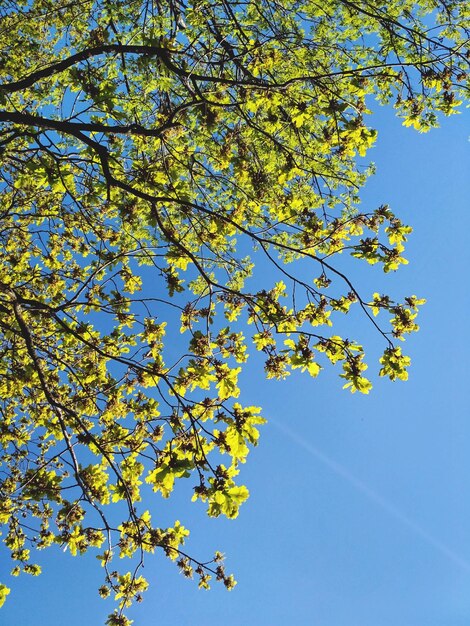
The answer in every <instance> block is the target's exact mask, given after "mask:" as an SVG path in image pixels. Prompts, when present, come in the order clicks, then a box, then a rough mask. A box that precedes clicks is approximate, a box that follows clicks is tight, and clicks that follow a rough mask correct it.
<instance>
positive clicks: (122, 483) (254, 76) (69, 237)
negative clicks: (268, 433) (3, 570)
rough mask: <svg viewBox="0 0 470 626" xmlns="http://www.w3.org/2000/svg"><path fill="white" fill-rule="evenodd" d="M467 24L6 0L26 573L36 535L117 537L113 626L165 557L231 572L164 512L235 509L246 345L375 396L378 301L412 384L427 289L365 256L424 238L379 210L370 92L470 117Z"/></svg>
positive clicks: (10, 521) (422, 15)
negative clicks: (369, 278)
mask: <svg viewBox="0 0 470 626" xmlns="http://www.w3.org/2000/svg"><path fill="white" fill-rule="evenodd" d="M469 18H470V7H469V5H468V3H467V2H465V1H463V0H462V1H461V0H419V1H415V0H413V1H411V0H388V1H387V2H385V1H382V0H370V1H367V0H353V1H350V0H322V2H316V1H314V0H280V1H275V0H252V1H251V0H250V1H239V0H221V1H218V0H216V1H213V0H210V1H209V0H193V2H182V1H178V0H174V1H172V0H126V1H125V2H124V1H123V0H4V1H3V2H2V3H0V41H1V48H0V160H1V174H0V175H1V179H0V194H1V200H2V201H1V208H0V212H1V217H0V245H1V255H0V333H1V340H0V341H1V344H0V349H1V359H0V377H1V379H0V411H1V421H0V445H1V450H2V451H1V456H0V467H1V473H0V496H1V497H0V523H1V524H2V525H3V527H4V534H3V540H4V547H5V549H6V550H7V551H9V552H10V553H11V557H12V559H13V561H14V563H13V570H12V574H13V575H18V574H19V573H20V572H26V573H29V574H32V575H36V574H39V573H40V567H39V566H38V565H37V564H35V563H34V551H35V550H36V549H43V548H46V547H49V546H52V545H54V544H59V545H62V546H64V547H66V548H67V549H68V550H69V551H70V552H71V553H72V554H74V555H75V554H82V553H85V552H87V551H88V550H90V549H96V550H97V554H98V555H99V558H100V560H101V563H102V565H103V568H104V581H103V586H102V587H101V588H100V590H99V591H100V594H101V595H102V596H103V597H107V596H108V595H109V594H113V595H114V597H115V599H116V601H117V604H118V608H117V609H116V611H115V612H114V613H113V614H111V615H110V616H109V619H108V624H110V625H121V624H122V625H125V624H128V623H129V621H128V620H127V618H126V617H125V616H124V614H123V610H125V609H126V607H128V606H129V605H130V604H131V603H132V601H133V600H135V599H137V600H139V599H140V598H141V594H142V592H143V591H145V590H146V588H147V581H146V580H145V579H144V577H143V576H142V572H141V566H142V563H143V558H144V553H146V552H163V553H164V554H165V555H166V556H167V557H169V558H170V559H172V560H174V561H175V562H176V564H177V565H178V567H179V568H180V569H181V571H182V572H183V574H184V575H185V576H187V577H192V576H195V577H196V578H197V580H198V582H199V585H200V586H201V587H203V588H207V587H209V583H210V580H211V578H213V579H214V580H219V581H222V583H223V584H225V586H226V587H227V588H228V589H230V588H232V587H233V585H234V584H235V582H234V579H233V577H232V576H231V575H229V574H227V573H226V571H225V569H224V565H223V557H222V555H221V554H220V553H216V554H215V556H214V558H213V559H211V560H209V561H203V560H200V559H199V558H196V557H195V556H194V555H193V554H188V553H186V552H185V547H184V540H185V537H186V536H187V535H188V530H186V528H185V527H184V526H183V525H182V524H181V523H180V522H179V521H175V523H174V525H173V526H171V527H168V528H166V527H165V528H161V527H160V526H159V525H158V519H156V520H153V519H152V517H151V509H152V498H156V497H163V498H168V497H169V496H170V495H171V492H172V490H173V488H174V485H175V482H176V481H177V480H178V479H180V478H188V479H189V480H190V481H192V482H191V484H192V487H193V494H194V495H193V498H192V499H193V500H194V501H201V502H202V503H204V504H205V505H206V506H207V513H208V515H210V516H219V515H225V516H226V517H229V518H235V517H236V516H237V515H238V511H239V507H240V505H241V504H242V503H243V502H244V501H245V500H246V499H247V497H248V490H247V488H246V487H245V486H244V485H242V484H239V482H238V481H237V476H238V473H239V465H240V464H241V463H243V462H245V460H246V457H247V454H248V452H249V448H250V446H253V445H256V443H257V441H258V436H259V432H258V427H259V426H260V425H261V424H263V423H264V419H263V418H262V417H261V415H260V409H259V408H257V407H254V406H245V405H244V404H242V403H241V402H240V401H239V394H240V390H239V387H238V377H239V374H240V372H241V369H242V366H243V364H244V363H245V362H246V360H247V358H248V353H249V352H255V351H259V352H260V353H261V355H262V357H263V359H264V369H265V374H266V376H267V377H268V378H278V379H282V378H285V377H286V376H287V375H289V373H290V372H291V371H292V370H296V369H300V370H301V371H302V372H306V373H307V374H309V375H310V376H313V377H316V376H317V375H318V374H319V373H320V372H321V370H322V369H323V368H324V367H328V363H330V364H333V365H335V364H336V366H337V367H339V370H340V376H341V377H342V378H343V379H344V387H345V388H347V389H349V390H350V391H352V392H356V391H358V392H361V393H368V392H369V390H370V388H371V386H372V385H371V382H370V380H369V379H368V378H367V377H366V375H365V370H366V369H367V365H366V362H365V355H364V349H363V347H362V345H361V344H360V342H359V341H360V338H357V337H354V336H351V334H350V331H353V328H350V331H347V333H346V334H345V333H344V332H342V331H338V329H337V327H338V325H340V327H341V328H344V322H341V319H342V315H345V314H348V312H349V311H350V310H351V309H355V310H357V312H358V313H360V314H361V315H362V316H364V317H365V318H366V319H367V320H368V322H369V323H370V324H372V325H373V326H374V327H375V329H376V331H377V338H378V341H381V342H382V343H383V354H382V357H381V359H380V372H379V374H380V376H386V377H388V378H390V379H391V380H396V379H402V380H406V378H407V368H408V366H409V364H410V359H409V357H407V356H406V355H405V354H404V353H403V352H402V350H401V344H400V341H401V340H403V339H404V337H405V336H406V335H407V334H408V333H411V332H413V331H415V330H417V329H418V326H417V324H416V316H417V308H418V306H419V305H420V304H422V302H423V300H420V299H418V298H417V297H416V296H415V295H409V296H407V297H406V298H405V299H404V300H403V301H396V300H395V299H394V297H393V295H388V294H383V293H382V292H381V291H382V289H381V285H380V284H378V285H377V292H375V293H363V289H362V288H361V285H360V284H356V281H353V279H352V278H351V275H350V274H349V273H348V268H352V267H353V265H354V264H356V263H359V264H360V266H363V265H367V264H371V265H374V264H377V265H379V266H381V267H382V268H383V270H384V272H390V271H395V270H397V269H399V267H400V265H401V264H403V263H406V259H405V258H404V256H403V253H404V244H405V242H406V240H407V237H408V235H409V233H410V232H411V227H410V226H408V225H405V224H403V223H402V222H401V221H400V219H399V217H397V216H396V215H395V214H394V213H393V212H392V209H391V208H390V207H389V206H387V205H382V206H379V207H374V208H371V209H367V210H361V207H360V198H359V193H360V189H361V187H362V186H363V185H364V183H365V181H366V179H367V177H368V176H369V175H370V174H371V173H373V166H372V165H370V164H367V162H366V160H365V159H364V158H363V157H365V156H366V153H367V151H368V149H369V148H370V147H371V146H372V145H373V144H374V141H375V140H376V135H377V133H376V131H375V130H374V129H373V128H372V127H371V121H370V120H371V116H370V114H371V110H370V109H371V108H372V107H373V106H374V101H378V102H379V103H381V104H386V105H389V106H393V107H394V108H395V109H396V112H397V114H398V115H399V116H400V117H401V118H402V119H403V124H405V125H406V126H412V127H414V128H415V129H417V130H418V131H427V130H428V129H430V128H432V127H434V126H437V125H438V117H439V114H444V115H449V114H452V113H455V112H456V111H457V107H458V106H459V105H460V104H461V103H462V101H463V100H465V99H466V98H468V69H469V58H470V51H469V49H468V47H467V42H468V23H469ZM345 256H348V257H352V259H350V260H349V261H348V263H345V262H344V261H343V259H344V257H345ZM345 268H346V269H345ZM350 317H351V316H350ZM338 332H340V333H341V334H338ZM261 376H262V374H261V373H260V377H261ZM151 490H153V491H154V492H159V495H156V496H152V494H151ZM113 556H120V557H126V558H128V559H129V564H128V565H127V567H124V568H123V570H122V571H117V570H116V569H115V568H116V567H117V566H116V565H115V561H113ZM121 564H122V562H121ZM5 582H6V581H3V584H2V585H0V604H2V603H3V601H4V600H5V597H6V595H7V594H8V593H9V589H8V587H7V586H6V584H5Z"/></svg>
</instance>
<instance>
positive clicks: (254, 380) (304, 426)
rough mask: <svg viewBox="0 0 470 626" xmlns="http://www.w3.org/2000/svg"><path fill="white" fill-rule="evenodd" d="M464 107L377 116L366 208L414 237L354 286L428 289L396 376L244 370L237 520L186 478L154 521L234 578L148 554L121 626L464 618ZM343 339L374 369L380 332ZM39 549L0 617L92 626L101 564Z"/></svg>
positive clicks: (23, 625) (375, 624)
mask: <svg viewBox="0 0 470 626" xmlns="http://www.w3.org/2000/svg"><path fill="white" fill-rule="evenodd" d="M469 118H470V116H469V115H468V114H464V115H460V116H454V117H453V118H452V119H448V120H444V123H443V126H442V128H441V129H439V130H437V131H433V132H432V133H430V134H427V135H419V134H418V133H416V132H415V131H413V130H410V129H405V128H403V127H402V126H401V124H400V121H399V120H397V119H395V118H394V117H393V113H392V112H390V111H387V110H379V111H378V112H377V114H376V115H375V122H374V125H375V126H376V127H377V128H378V129H379V138H378V142H377V146H376V147H375V148H374V149H373V150H372V151H371V153H370V156H371V158H372V159H373V160H374V161H375V163H376V164H377V168H378V171H377V174H376V176H375V177H373V178H372V179H371V180H370V181H369V183H368V185H367V187H366V189H365V190H364V192H363V194H362V197H363V200H364V207H366V206H370V207H372V208H374V207H376V206H378V205H379V204H382V203H385V202H387V203H389V204H390V205H391V206H392V208H393V209H394V210H395V211H396V212H397V214H398V215H399V216H400V217H401V218H402V219H403V220H404V221H405V222H407V223H409V224H411V225H412V226H413V227H414V233H413V235H412V236H411V238H410V241H409V244H408V247H407V255H406V256H407V258H408V259H409V261H410V264H409V265H408V266H406V267H403V268H402V269H401V270H400V271H399V272H398V273H396V274H393V275H387V276H386V275H384V274H380V273H379V272H375V269H374V268H372V270H371V274H370V278H369V279H367V280H366V283H368V284H366V288H365V289H364V292H365V293H367V292H368V290H369V286H370V290H369V291H375V290H377V291H383V292H387V293H393V294H394V295H396V296H397V298H399V297H403V296H406V295H410V294H412V293H415V294H417V295H418V296H419V297H425V298H427V301H428V303H427V305H426V307H424V308H423V310H422V313H421V316H420V325H421V331H420V333H418V334H417V335H415V336H413V337H411V338H410V340H409V341H408V342H407V352H408V353H409V354H410V355H411V356H412V360H413V364H412V369H411V373H410V380H409V381H408V382H407V383H395V384H394V383H391V382H389V381H384V380H375V385H374V390H373V392H372V394H371V395H370V396H367V397H364V396H359V395H358V394H356V395H351V394H350V393H349V392H346V391H342V390H341V387H342V383H341V379H339V378H338V376H337V372H335V371H334V369H329V370H325V371H324V372H323V373H322V375H321V376H320V377H319V378H318V379H316V380H312V379H310V378H308V377H307V376H302V375H301V374H299V375H293V376H291V377H290V378H289V379H288V380H286V381H285V382H282V383H280V382H274V381H264V379H263V377H262V372H261V371H260V370H259V369H258V368H257V366H256V365H255V364H253V365H250V366H249V367H248V368H247V370H246V372H245V374H244V376H243V379H242V393H243V401H244V402H245V403H246V404H256V405H260V406H262V407H263V409H264V414H265V416H266V417H267V418H268V419H269V424H268V425H267V426H265V427H264V428H263V430H262V437H261V443H260V446H259V447H258V448H257V449H256V450H254V451H253V452H252V453H251V455H250V457H249V459H248V463H247V464H246V466H245V467H243V468H242V476H243V479H244V482H245V483H246V484H247V486H248V487H249V489H250V492H251V498H250V500H249V501H248V503H247V504H245V505H244V506H243V507H242V510H241V514H240V517H239V518H238V519H237V520H235V521H226V520H225V521H224V520H222V519H216V520H213V519H208V518H206V517H205V515H204V512H203V510H202V508H201V507H200V506H198V505H189V504H188V503H187V500H188V498H187V495H188V492H189V490H186V488H185V487H183V488H182V489H181V490H180V492H177V493H176V495H175V497H174V498H172V499H170V500H168V501H164V500H160V498H159V497H158V501H156V505H155V510H156V511H157V514H159V515H161V518H162V520H163V523H164V522H165V521H169V522H171V521H173V520H174V519H177V518H179V519H180V520H181V521H182V522H183V523H185V524H186V525H187V526H188V527H189V528H190V529H191V531H192V533H191V538H190V541H189V543H188V548H189V551H190V552H193V553H195V554H199V555H201V556H206V555H210V554H211V553H213V551H214V550H216V549H220V550H222V551H223V552H225V553H226V555H227V569H228V570H229V571H233V572H234V573H235V575H236V578H237V580H238V585H237V587H236V588H235V590H234V591H232V592H231V593H227V592H226V591H225V590H224V589H223V588H221V587H220V588H219V586H218V585H214V587H213V589H212V590H211V591H210V592H203V591H198V590H197V585H196V584H195V583H192V582H190V581H186V580H184V579H183V578H182V577H181V576H180V575H179V574H178V572H177V570H176V568H175V567H174V566H172V565H171V564H169V563H166V562H165V561H166V560H165V559H164V558H162V557H160V558H158V557H154V558H150V559H148V560H147V562H146V566H145V572H144V574H145V575H146V577H147V578H148V579H149V581H150V583H151V588H150V590H149V591H148V592H147V593H146V594H145V599H144V602H143V603H142V604H141V605H138V606H137V607H136V608H134V609H132V610H131V611H130V612H129V615H130V617H132V618H133V619H134V620H135V622H134V624H135V626H144V625H145V626H146V625H147V624H149V625H150V624H152V625H153V624H166V625H169V626H173V625H174V626H186V625H187V626H189V625H191V626H212V625H214V626H215V625H216V624H217V625H219V624H224V626H255V625H267V626H278V625H279V626H280V625H285V624H295V625H296V626H310V625H312V626H313V625H315V626H396V625H397V624H400V626H463V625H468V624H470V593H469V591H468V590H469V589H470V521H469V520H470V419H469V413H470V412H469V411H468V406H469V404H470V393H469V388H470V385H469V382H468V371H469V368H468V355H467V351H468V319H469V315H468V311H469V305H470V301H469V299H470V296H469V293H468V276H467V272H468V269H469V268H470V263H469V260H470V259H469V256H470V246H469V245H468V238H469V235H468V233H469V232H470V230H469V229H470V216H469V211H468V209H469V206H468V197H469V195H468V191H469V178H470V177H469V175H468V174H469V170H470V167H469V166H470V159H469V156H468V146H469V143H468V135H469V123H468V122H469ZM368 281H369V282H368ZM356 335H358V338H360V339H361V340H362V341H364V343H365V344H366V345H369V361H370V363H371V365H372V363H373V361H374V358H373V357H374V355H375V356H378V354H379V352H380V348H381V347H382V346H381V344H380V338H379V336H378V335H376V334H374V333H373V331H372V329H369V328H367V327H366V326H364V327H363V326H362V325H361V326H360V327H358V329H357V333H356ZM48 552H49V554H44V555H43V557H42V558H41V561H40V562H41V563H42V564H43V566H44V573H43V575H42V576H40V577H39V578H37V579H32V578H29V577H27V576H24V577H21V578H20V579H17V580H16V581H14V583H15V584H14V585H11V586H12V587H13V589H12V593H11V595H10V596H9V598H8V599H7V602H6V604H5V607H4V608H3V609H2V612H1V613H0V624H1V625H2V626H3V625H5V626H7V625H8V626H9V625H10V624H18V625H19V626H33V625H34V626H46V624H47V626H55V625H61V624H67V625H68V626H79V625H80V626H81V625H82V624H84V623H87V624H90V625H91V626H94V625H95V624H96V625H97V626H98V625H100V624H102V623H103V622H104V619H105V616H106V615H107V613H109V612H110V610H111V608H112V606H111V604H110V603H108V602H103V601H102V600H100V599H99V598H98V595H97V592H96V589H97V587H98V586H99V585H100V584H101V582H102V570H101V569H100V567H99V564H98V562H97V561H96V560H95V559H94V558H93V556H89V557H81V558H78V557H77V558H73V557H71V556H70V555H69V554H62V553H61V551H60V549H57V550H50V551H48ZM118 565H120V564H118ZM9 569H10V563H4V565H3V566H0V575H1V574H2V573H3V572H5V570H6V571H9ZM2 579H3V580H4V581H5V582H7V584H8V580H7V577H6V576H2Z"/></svg>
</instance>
